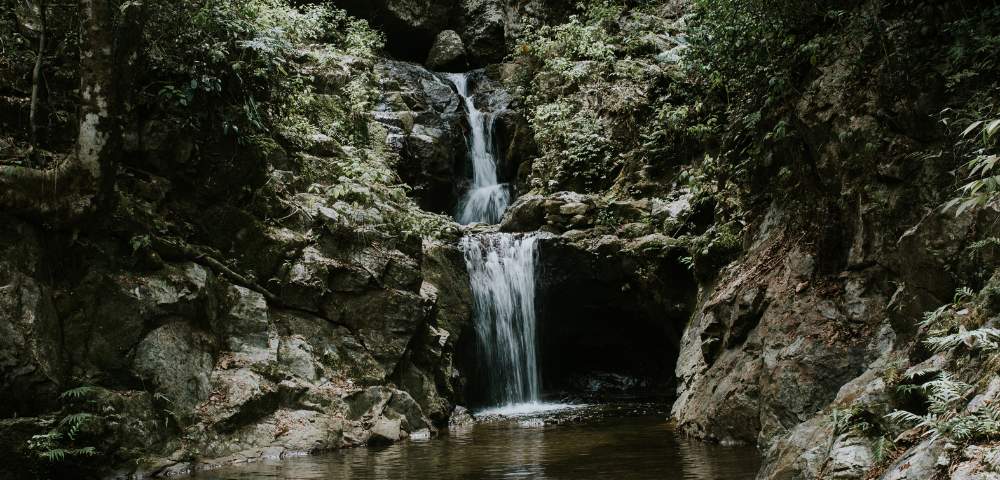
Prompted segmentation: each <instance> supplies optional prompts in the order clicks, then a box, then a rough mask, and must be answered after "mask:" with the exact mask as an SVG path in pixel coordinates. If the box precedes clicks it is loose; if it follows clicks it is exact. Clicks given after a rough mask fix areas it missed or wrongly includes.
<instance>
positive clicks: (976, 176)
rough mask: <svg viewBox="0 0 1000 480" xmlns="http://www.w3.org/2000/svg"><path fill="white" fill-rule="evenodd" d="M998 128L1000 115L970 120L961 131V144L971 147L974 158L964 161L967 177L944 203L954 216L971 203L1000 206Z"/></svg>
mask: <svg viewBox="0 0 1000 480" xmlns="http://www.w3.org/2000/svg"><path fill="white" fill-rule="evenodd" d="M998 131H1000V119H989V118H988V119H982V120H976V121H975V122H972V124H970V125H969V126H968V127H967V128H966V129H965V131H963V132H962V135H961V137H962V138H963V140H962V141H961V142H960V148H962V149H963V150H966V151H969V150H971V153H972V155H973V158H972V159H971V160H969V161H968V162H967V163H966V164H965V171H966V172H967V177H966V180H965V183H964V184H962V186H961V187H960V188H959V195H958V196H957V197H955V198H954V199H952V200H950V201H949V202H947V203H946V204H945V207H944V209H945V210H951V209H954V210H955V215H956V216H957V215H961V214H962V213H963V212H965V211H967V210H968V209H970V208H973V207H983V206H992V207H998V206H1000V205H998V202H997V200H998V198H1000V170H998V169H996V166H997V163H998V161H1000V155H998V153H1000V152H998V149H997V136H996V134H997V132H998ZM963 147H964V148H963Z"/></svg>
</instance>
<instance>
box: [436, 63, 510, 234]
mask: <svg viewBox="0 0 1000 480" xmlns="http://www.w3.org/2000/svg"><path fill="white" fill-rule="evenodd" d="M448 79H449V80H451V82H452V83H454V84H455V87H456V88H457V89H458V93H459V95H461V96H462V100H464V101H465V110H466V112H467V113H468V116H469V128H470V130H471V133H470V135H469V137H470V138H469V157H470V159H471V160H472V186H471V187H470V188H469V191H468V192H466V193H465V197H464V198H463V199H462V201H461V203H459V206H458V212H457V213H458V215H457V219H458V222H459V223H462V224H466V225H467V224H470V223H474V222H482V223H498V222H499V221H500V217H501V216H503V212H504V210H506V209H507V205H508V204H509V203H510V192H508V189H507V185H506V184H502V183H500V182H499V180H498V177H497V162H496V148H495V146H494V145H493V122H494V117H493V114H492V113H489V112H481V111H479V108H477V107H476V103H475V102H474V101H473V98H472V95H471V94H470V93H469V77H468V74H464V73H452V74H448Z"/></svg>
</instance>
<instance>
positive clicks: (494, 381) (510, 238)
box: [462, 233, 540, 406]
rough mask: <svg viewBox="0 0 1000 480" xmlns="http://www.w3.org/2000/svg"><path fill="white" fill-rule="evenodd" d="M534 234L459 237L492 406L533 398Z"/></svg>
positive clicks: (535, 384) (536, 391)
mask: <svg viewBox="0 0 1000 480" xmlns="http://www.w3.org/2000/svg"><path fill="white" fill-rule="evenodd" d="M535 240H536V238H535V237H534V236H532V235H526V236H517V235H512V234H505V233H493V234H483V235H477V236H472V237H465V238H463V239H462V249H463V250H464V251H465V262H466V265H467V266H468V269H469V277H470V278H471V280H472V294H473V297H474V298H475V328H476V336H477V340H478V343H479V348H480V352H479V357H480V360H481V362H482V364H483V365H482V366H483V368H482V369H481V370H482V371H483V373H484V374H485V375H486V376H487V382H486V383H487V385H489V389H490V391H489V395H490V400H491V401H492V402H493V403H494V404H495V405H507V406H510V405H515V404H522V403H534V402H537V401H538V399H539V383H540V382H539V375H538V358H537V353H536V347H537V345H536V340H535V260H536V258H537V255H538V254H537V249H536V245H535V243H536V242H535Z"/></svg>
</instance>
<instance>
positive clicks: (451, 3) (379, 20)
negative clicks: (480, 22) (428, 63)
mask: <svg viewBox="0 0 1000 480" xmlns="http://www.w3.org/2000/svg"><path fill="white" fill-rule="evenodd" d="M335 3H336V5H338V6H340V7H342V8H344V9H346V10H347V11H348V12H349V13H351V14H352V15H354V16H357V17H360V18H364V19H367V20H368V21H369V22H371V23H372V24H374V25H375V26H377V27H379V29H380V30H382V31H383V32H384V33H385V35H386V47H387V48H388V50H389V52H390V53H391V54H392V55H393V56H395V57H396V58H399V59H401V60H408V61H414V62H421V61H423V60H424V59H425V58H427V52H429V51H430V49H431V45H432V44H433V42H434V38H435V36H437V34H438V33H439V32H441V31H442V30H446V29H447V28H448V27H449V25H451V24H453V23H455V22H454V18H455V17H456V15H457V13H458V7H459V6H458V2H457V0H440V1H437V0H435V1H429V0H374V1H370V0H337V2H335Z"/></svg>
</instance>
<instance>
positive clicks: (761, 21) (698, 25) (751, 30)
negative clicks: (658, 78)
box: [687, 0, 837, 128]
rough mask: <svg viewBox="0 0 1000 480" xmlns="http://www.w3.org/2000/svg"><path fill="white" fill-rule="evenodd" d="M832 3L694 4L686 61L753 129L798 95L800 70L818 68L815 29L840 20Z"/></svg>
mask: <svg viewBox="0 0 1000 480" xmlns="http://www.w3.org/2000/svg"><path fill="white" fill-rule="evenodd" d="M830 3H834V2H814V1H811V0H777V1H775V0H696V1H695V3H694V12H695V17H694V19H693V20H692V22H691V23H692V25H694V28H693V29H692V31H691V45H692V48H691V49H690V51H689V53H688V56H687V61H688V65H689V66H690V68H692V70H693V71H694V72H695V73H696V74H697V76H698V77H700V78H701V79H702V80H703V81H704V82H706V83H707V84H708V85H709V86H710V87H711V88H713V89H716V90H718V91H720V92H722V93H723V95H724V96H725V98H726V101H727V103H728V104H729V105H730V107H731V108H733V109H736V110H738V111H740V112H741V113H742V114H744V115H745V116H744V117H743V123H744V125H745V126H746V127H749V128H753V127H755V126H756V124H757V122H759V120H760V117H759V116H755V115H752V114H751V112H755V111H757V112H759V109H761V108H764V107H775V106H777V105H778V103H779V102H780V101H781V100H782V99H784V98H785V97H786V96H788V95H790V94H792V93H795V89H794V87H795V84H796V79H795V78H794V76H795V74H796V73H797V71H796V70H797V67H799V66H800V65H803V64H805V65H809V64H815V63H817V61H818V60H817V55H819V51H820V48H821V41H820V39H819V38H818V37H816V36H815V35H816V32H817V31H818V29H817V28H816V24H817V23H820V22H822V21H823V20H825V19H827V17H828V16H832V15H836V13H837V12H835V11H833V10H832V9H831V8H830V6H829V5H830Z"/></svg>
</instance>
